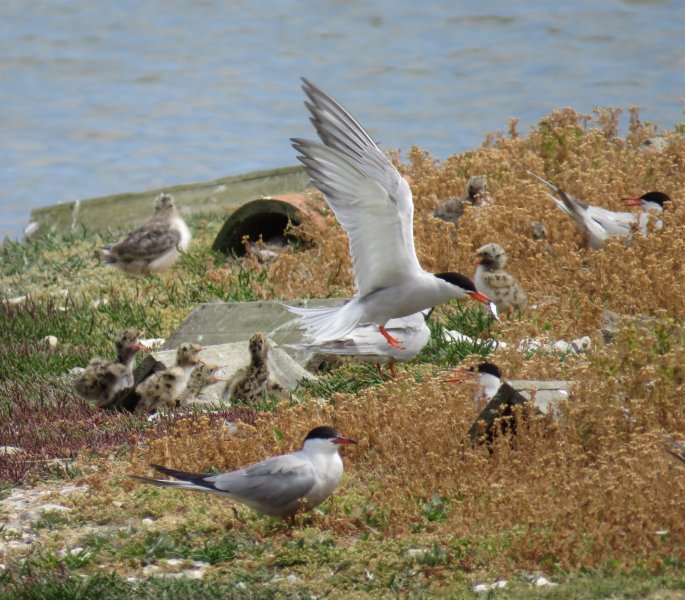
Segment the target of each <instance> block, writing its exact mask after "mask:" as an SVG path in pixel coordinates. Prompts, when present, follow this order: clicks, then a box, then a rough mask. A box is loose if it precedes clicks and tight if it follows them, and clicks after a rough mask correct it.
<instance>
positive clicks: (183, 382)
mask: <svg viewBox="0 0 685 600" xmlns="http://www.w3.org/2000/svg"><path fill="white" fill-rule="evenodd" d="M201 351H202V346H200V345H199V344H190V343H185V344H181V345H180V346H179V347H178V350H177V351H176V364H175V365H174V366H173V367H172V368H170V369H166V370H164V371H158V372H157V373H154V374H153V375H151V376H150V377H148V378H147V379H145V380H144V381H141V382H140V383H139V384H138V387H137V388H136V391H137V392H138V394H140V402H138V406H137V407H136V409H137V410H140V411H143V412H151V411H153V410H159V409H161V408H173V407H175V406H176V400H177V399H178V397H179V396H180V395H181V394H182V393H183V391H184V390H185V389H186V386H187V385H188V381H189V380H190V375H191V373H192V371H193V369H194V368H195V367H196V366H198V365H201V364H202V361H201V360H200V352H201Z"/></svg>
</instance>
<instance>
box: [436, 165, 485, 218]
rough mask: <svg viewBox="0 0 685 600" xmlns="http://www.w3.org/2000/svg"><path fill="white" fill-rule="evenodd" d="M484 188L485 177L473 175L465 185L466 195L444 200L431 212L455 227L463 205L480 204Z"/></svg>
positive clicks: (461, 213) (462, 212) (462, 210)
mask: <svg viewBox="0 0 685 600" xmlns="http://www.w3.org/2000/svg"><path fill="white" fill-rule="evenodd" d="M486 187H487V182H486V179H485V177H484V176H482V175H474V176H473V177H471V178H470V179H469V180H468V182H467V184H466V194H465V195H463V196H459V197H458V198H450V199H449V200H445V201H444V202H442V203H441V204H440V205H439V206H438V207H437V208H436V209H435V210H434V211H433V216H434V217H436V218H437V219H442V220H443V221H447V222H448V223H454V224H455V225H456V224H457V221H459V219H460V217H461V216H462V215H463V214H464V205H465V204H466V203H467V202H470V203H471V204H472V205H473V206H477V205H478V204H481V202H482V201H483V199H484V198H485V194H486Z"/></svg>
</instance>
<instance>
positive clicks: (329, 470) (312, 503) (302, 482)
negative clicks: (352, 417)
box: [132, 426, 356, 519]
mask: <svg viewBox="0 0 685 600" xmlns="http://www.w3.org/2000/svg"><path fill="white" fill-rule="evenodd" d="M347 444H356V442H355V441H354V440H351V439H349V438H346V437H342V436H340V435H339V434H338V432H337V431H336V430H335V429H334V428H333V427H327V426H323V427H316V428H315V429H312V430H311V431H310V432H309V433H308V434H307V437H306V438H305V439H304V443H303V444H302V448H301V449H300V450H297V451H295V452H291V453H289V454H282V455H280V456H274V457H271V458H267V459H266V460H263V461H261V462H258V463H256V464H254V465H251V466H249V467H245V468H243V469H238V470H237V471H231V472H229V473H222V474H220V475H217V474H212V473H205V474H200V473H188V472H186V471H177V470H176V469H169V468H167V467H162V466H159V465H150V466H151V467H152V468H153V469H155V470H157V471H159V472H160V473H163V474H165V475H169V476H171V477H174V478H175V479H177V480H179V481H170V480H166V479H152V478H148V477H139V476H137V475H133V476H132V477H133V478H134V479H137V480H138V481H142V482H143V483H149V484H152V485H158V486H162V487H174V488H179V489H184V490H194V491H198V492H209V493H211V494H217V495H219V496H226V497H228V498H230V499H231V500H235V501H236V502H240V503H242V504H245V505H247V506H249V507H250V508H253V509H254V510H256V511H258V512H260V513H262V514H265V515H269V516H272V517H281V518H283V519H287V518H290V517H293V516H294V515H295V514H297V513H298V512H301V511H309V510H312V509H313V508H314V507H316V506H318V505H319V504H321V503H322V502H323V501H324V500H325V499H326V498H328V497H329V496H330V495H331V494H332V493H333V492H334V491H335V488H337V487H338V484H339V483H340V480H341V479H342V476H343V462H342V458H341V457H340V454H339V453H338V449H339V448H340V446H343V445H347Z"/></svg>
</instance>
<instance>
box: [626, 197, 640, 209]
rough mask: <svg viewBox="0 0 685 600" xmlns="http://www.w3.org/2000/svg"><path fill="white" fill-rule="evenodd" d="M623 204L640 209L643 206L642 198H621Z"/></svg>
mask: <svg viewBox="0 0 685 600" xmlns="http://www.w3.org/2000/svg"><path fill="white" fill-rule="evenodd" d="M623 202H624V203H625V205H626V206H639V207H640V208H642V206H643V200H642V198H623Z"/></svg>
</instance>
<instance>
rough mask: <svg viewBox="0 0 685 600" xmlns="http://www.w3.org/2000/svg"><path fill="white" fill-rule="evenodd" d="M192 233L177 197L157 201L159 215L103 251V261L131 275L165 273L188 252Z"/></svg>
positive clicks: (162, 198) (165, 197)
mask: <svg viewBox="0 0 685 600" xmlns="http://www.w3.org/2000/svg"><path fill="white" fill-rule="evenodd" d="M190 240H191V234H190V230H189V229H188V226H187V225H186V224H185V221H184V220H183V219H182V218H181V215H180V214H179V213H178V210H177V208H176V203H175V201H174V198H173V196H171V195H170V194H160V195H159V196H157V198H155V214H154V215H153V216H152V217H151V218H150V219H148V220H147V221H146V222H145V223H144V224H143V225H141V226H140V227H139V228H138V229H136V230H135V231H133V232H131V233H129V234H128V235H127V236H126V237H125V238H124V239H123V240H121V241H120V242H117V243H116V244H114V245H113V246H109V247H106V248H103V249H102V257H103V261H104V262H105V263H107V264H112V265H114V266H115V267H118V268H119V269H121V270H122V271H124V272H125V273H129V274H131V275H149V274H151V273H160V272H162V271H165V270H166V269H168V268H169V267H171V265H173V264H174V262H176V259H178V257H179V256H180V255H181V252H185V251H186V250H188V246H189V245H190Z"/></svg>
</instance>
